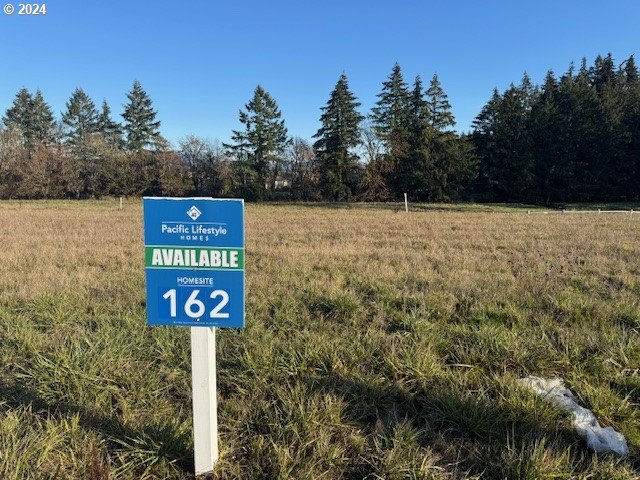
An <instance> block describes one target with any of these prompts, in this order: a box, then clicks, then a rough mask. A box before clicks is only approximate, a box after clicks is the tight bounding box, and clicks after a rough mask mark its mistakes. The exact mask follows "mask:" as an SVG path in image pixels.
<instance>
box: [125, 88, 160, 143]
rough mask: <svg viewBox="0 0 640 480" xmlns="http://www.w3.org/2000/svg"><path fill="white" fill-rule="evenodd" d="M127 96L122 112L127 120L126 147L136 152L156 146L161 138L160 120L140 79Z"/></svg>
mask: <svg viewBox="0 0 640 480" xmlns="http://www.w3.org/2000/svg"><path fill="white" fill-rule="evenodd" d="M127 98H128V100H129V101H128V103H127V104H126V105H125V107H124V113H123V114H122V117H123V118H124V120H125V124H124V127H123V130H124V133H125V135H126V148H127V149H128V150H130V151H134V152H137V151H141V150H143V149H146V148H156V147H157V146H158V145H159V142H160V140H161V137H160V131H159V128H160V121H159V120H156V115H157V112H156V111H155V110H154V109H153V105H152V102H151V98H150V97H149V95H147V92H145V91H144V90H143V88H142V85H141V84H140V82H139V81H137V80H136V81H135V82H134V83H133V88H132V89H131V92H129V93H128V94H127Z"/></svg>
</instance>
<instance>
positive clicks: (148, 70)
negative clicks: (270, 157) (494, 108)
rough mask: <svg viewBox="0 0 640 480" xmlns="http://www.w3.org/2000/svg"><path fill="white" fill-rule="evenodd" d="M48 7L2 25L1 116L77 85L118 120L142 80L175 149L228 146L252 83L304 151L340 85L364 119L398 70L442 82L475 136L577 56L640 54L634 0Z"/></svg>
mask: <svg viewBox="0 0 640 480" xmlns="http://www.w3.org/2000/svg"><path fill="white" fill-rule="evenodd" d="M7 1H12V0H1V1H0V3H3V4H4V3H6V2H7ZM46 3H47V14H46V15H45V16H40V17H24V16H22V17H21V16H18V15H17V14H14V15H12V16H7V15H5V14H4V13H0V42H1V45H3V54H2V56H1V57H0V72H1V73H0V75H1V76H0V110H1V111H4V110H5V109H6V108H7V107H8V106H9V104H10V103H11V101H12V99H13V96H14V94H15V92H16V91H17V90H18V89H19V88H20V87H22V86H25V87H27V88H29V89H34V90H35V89H36V88H40V89H41V90H42V92H43V93H44V95H45V98H46V100H47V101H48V102H49V104H50V105H51V106H52V107H53V109H54V110H55V111H56V114H58V115H59V114H60V112H61V111H62V110H63V109H64V104H65V102H66V100H67V99H68V97H69V95H70V94H71V92H72V91H73V89H74V88H75V87H77V86H80V87H82V88H84V89H85V90H86V91H87V93H88V94H89V95H91V97H92V98H93V99H94V101H95V102H96V103H100V102H101V101H102V99H103V98H106V99H107V101H108V102H109V103H110V105H111V106H112V109H113V111H114V113H116V114H118V117H119V113H121V111H122V105H123V104H124V102H125V93H126V91H128V90H129V89H130V87H131V84H132V82H133V80H134V79H138V80H140V81H141V82H142V85H143V87H144V88H145V89H146V90H147V92H148V93H149V94H150V95H151V97H152V99H153V101H154V105H155V107H156V109H157V110H158V113H159V119H160V120H161V121H162V127H161V128H162V133H163V134H164V135H165V136H166V137H167V138H168V139H169V140H171V141H173V142H175V141H176V140H178V139H179V138H181V137H183V136H185V135H186V134H189V133H193V134H196V135H199V136H203V137H209V138H220V139H221V140H227V139H228V138H229V135H230V132H231V129H237V128H238V126H239V125H238V120H237V116H238V109H239V108H241V107H243V105H244V104H245V103H246V102H247V101H248V99H249V98H250V96H251V94H252V92H253V89H254V88H255V86H256V85H257V84H262V85H263V86H264V87H265V88H266V89H267V90H268V91H269V92H270V93H271V94H272V95H273V96H274V97H275V99H276V100H277V101H278V103H279V105H280V107H281V109H282V112H283V114H284V118H285V120H286V124H287V127H288V128H289V132H290V134H292V135H298V136H302V137H306V138H309V137H310V136H311V135H313V133H314V132H315V131H316V130H317V128H318V117H319V114H320V110H319V108H320V107H321V106H323V105H324V104H325V102H326V100H327V98H328V95H329V92H330V91H331V89H332V88H333V86H334V84H335V82H336V81H337V79H338V76H339V75H340V74H341V73H342V72H344V73H346V75H347V77H348V78H349V82H350V86H351V89H352V90H353V91H354V93H355V94H356V95H357V96H358V98H359V99H360V101H361V102H362V107H361V110H362V112H363V113H367V112H368V111H369V109H370V107H371V106H372V105H373V104H374V103H375V101H376V94H377V93H378V92H379V91H380V85H381V82H382V81H383V80H384V79H385V78H386V77H387V75H388V74H389V73H390V71H391V68H392V66H393V64H394V62H396V61H397V62H399V63H400V65H401V66H402V68H403V71H404V73H405V78H407V79H408V80H412V79H413V77H414V76H415V75H416V74H420V75H421V76H422V77H423V78H424V79H425V81H428V79H430V78H431V76H432V75H433V73H434V72H437V73H438V75H439V76H440V79H441V81H442V84H443V86H444V88H445V91H446V92H447V93H448V95H449V98H450V101H451V103H452V105H453V111H454V114H455V116H456V119H457V121H458V126H457V128H458V129H459V130H467V129H468V128H469V127H470V125H471V122H472V120H473V118H474V117H475V116H476V115H477V113H478V112H479V110H480V108H481V107H482V105H483V104H484V103H485V102H486V100H487V99H488V98H489V96H490V95H491V90H492V89H493V87H495V86H497V87H498V88H500V89H503V88H505V87H506V86H508V84H509V83H510V82H512V81H515V82H517V81H519V79H520V78H521V76H522V73H523V72H524V71H525V70H526V71H527V72H528V73H529V74H530V75H531V76H532V78H533V79H534V81H536V82H541V81H542V78H543V76H544V73H545V72H546V70H547V69H549V68H552V69H554V70H555V71H556V72H563V71H565V70H566V68H567V66H568V64H569V62H570V61H571V60H574V61H575V62H576V63H579V61H580V59H581V58H582V57H583V56H586V57H587V58H588V59H589V62H590V63H591V62H592V60H593V58H594V57H595V56H596V55H597V54H598V53H601V54H605V53H607V52H609V51H610V52H612V53H613V55H614V58H615V59H616V61H617V62H620V61H622V60H623V59H624V58H626V57H627V56H629V55H630V54H632V53H636V54H639V53H640V28H639V27H638V21H639V19H640V2H638V1H636V0H633V1H615V2H610V3H608V4H605V3H603V2H601V1H592V0H582V1H574V0H571V1H569V0H563V1H559V0H554V1H551V0H537V1H529V2H524V1H517V2H516V1H457V2H445V1H394V2H392V1H385V2H382V1H376V0H368V1H348V0H343V1H335V0H328V1H315V2H314V1H304V0H298V1H293V0H289V1H278V0H269V1H265V0H262V1H245V2H240V1H222V0H206V1H203V0H188V1H179V0H176V1H172V2H171V1H165V0H156V1H153V2H152V1H146V0H113V1H98V0H85V1H75V0H74V1H72V0H69V1H62V0H54V1H50V2H46Z"/></svg>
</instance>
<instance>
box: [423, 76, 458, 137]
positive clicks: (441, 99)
mask: <svg viewBox="0 0 640 480" xmlns="http://www.w3.org/2000/svg"><path fill="white" fill-rule="evenodd" d="M427 98H428V100H427V108H428V110H429V124H430V125H431V127H433V128H434V129H435V130H438V131H440V132H444V131H447V129H449V128H451V127H453V126H454V125H455V123H456V121H455V118H454V117H453V113H452V112H451V104H450V103H449V98H448V97H447V94H446V93H444V90H443V89H442V85H441V84H440V80H439V79H438V75H437V74H434V75H433V78H432V79H431V83H430V84H429V89H428V90H427Z"/></svg>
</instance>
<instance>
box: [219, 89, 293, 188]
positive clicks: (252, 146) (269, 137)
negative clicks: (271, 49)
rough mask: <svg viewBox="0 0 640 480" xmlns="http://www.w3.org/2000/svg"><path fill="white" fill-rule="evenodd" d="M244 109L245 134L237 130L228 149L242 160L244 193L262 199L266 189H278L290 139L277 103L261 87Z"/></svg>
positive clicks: (242, 113) (241, 112)
mask: <svg viewBox="0 0 640 480" xmlns="http://www.w3.org/2000/svg"><path fill="white" fill-rule="evenodd" d="M245 109H246V111H244V112H243V111H240V115H239V120H240V123H242V124H243V125H244V127H245V128H244V131H234V132H233V137H232V139H233V142H234V143H232V144H225V147H226V148H228V150H229V152H230V153H231V154H233V155H234V156H236V158H238V159H240V161H241V162H240V163H239V165H238V167H239V168H240V173H241V175H242V178H243V183H244V186H243V194H244V195H246V196H251V197H254V198H261V197H262V196H263V195H264V192H265V190H266V189H267V188H269V189H270V190H271V191H273V190H275V186H276V180H277V179H278V176H279V175H280V173H281V169H282V164H283V162H284V154H285V149H286V147H287V145H288V144H289V140H288V137H287V129H286V127H285V125H284V120H283V119H282V113H281V112H280V109H279V108H278V105H277V103H276V101H275V100H274V99H273V97H272V96H271V95H269V93H268V92H267V91H265V90H264V88H262V87H261V86H260V85H258V86H257V87H256V89H255V91H254V94H253V98H252V99H251V101H250V102H249V103H247V104H246V105H245ZM245 157H246V158H245Z"/></svg>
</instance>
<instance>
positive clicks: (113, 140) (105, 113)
mask: <svg viewBox="0 0 640 480" xmlns="http://www.w3.org/2000/svg"><path fill="white" fill-rule="evenodd" d="M96 130H97V131H98V132H99V133H101V134H102V136H103V137H104V139H105V141H106V142H107V144H108V145H110V146H111V147H112V148H122V125H120V124H119V123H118V122H115V121H113V120H112V119H111V109H110V108H109V104H108V103H107V101H106V100H103V101H102V110H101V111H100V113H99V114H98V117H97V123H96Z"/></svg>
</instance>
